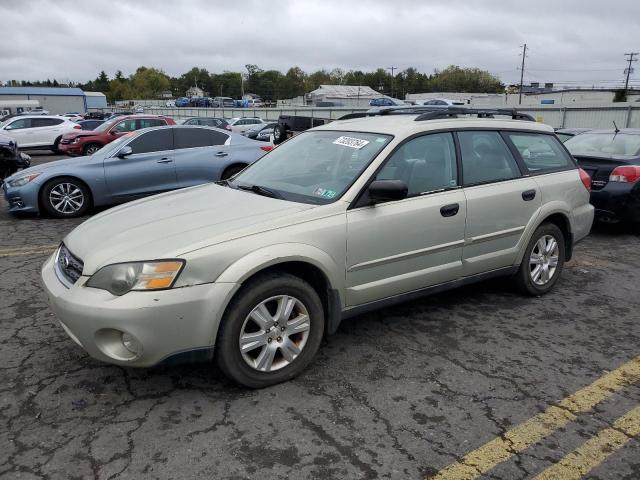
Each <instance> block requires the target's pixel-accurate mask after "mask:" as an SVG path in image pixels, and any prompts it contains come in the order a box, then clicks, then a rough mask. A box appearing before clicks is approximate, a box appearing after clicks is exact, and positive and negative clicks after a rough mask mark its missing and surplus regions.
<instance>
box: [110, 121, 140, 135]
mask: <svg viewBox="0 0 640 480" xmlns="http://www.w3.org/2000/svg"><path fill="white" fill-rule="evenodd" d="M135 130H136V120H135V118H130V119H129V120H123V121H122V122H120V123H118V124H117V125H116V126H115V127H113V131H114V132H118V133H123V132H133V131H135Z"/></svg>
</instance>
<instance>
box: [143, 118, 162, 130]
mask: <svg viewBox="0 0 640 480" xmlns="http://www.w3.org/2000/svg"><path fill="white" fill-rule="evenodd" d="M138 122H140V126H139V127H138V128H139V129H142V128H149V127H160V126H162V125H166V122H165V121H164V120H160V119H157V118H141V119H140V120H138Z"/></svg>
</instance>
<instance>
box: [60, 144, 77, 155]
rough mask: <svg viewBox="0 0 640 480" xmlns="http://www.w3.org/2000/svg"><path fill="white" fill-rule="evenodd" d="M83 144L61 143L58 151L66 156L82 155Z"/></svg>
mask: <svg viewBox="0 0 640 480" xmlns="http://www.w3.org/2000/svg"><path fill="white" fill-rule="evenodd" d="M82 147H83V145H82V144H81V143H59V144H58V150H60V152H62V153H64V154H66V155H82Z"/></svg>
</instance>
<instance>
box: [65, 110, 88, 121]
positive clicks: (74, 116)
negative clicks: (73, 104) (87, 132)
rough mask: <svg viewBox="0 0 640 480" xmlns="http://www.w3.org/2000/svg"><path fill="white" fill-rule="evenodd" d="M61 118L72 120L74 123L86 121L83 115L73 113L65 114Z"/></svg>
mask: <svg viewBox="0 0 640 480" xmlns="http://www.w3.org/2000/svg"><path fill="white" fill-rule="evenodd" d="M60 116H61V117H64V118H67V119H69V120H71V121H72V122H79V121H80V120H84V117H83V116H82V115H80V114H79V113H76V112H72V113H65V114H64V115H60Z"/></svg>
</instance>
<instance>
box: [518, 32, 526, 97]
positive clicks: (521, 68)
mask: <svg viewBox="0 0 640 480" xmlns="http://www.w3.org/2000/svg"><path fill="white" fill-rule="evenodd" d="M526 56H527V44H526V43H525V44H524V45H523V46H522V67H520V95H519V96H518V105H522V82H523V81H524V59H525V57H526Z"/></svg>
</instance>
